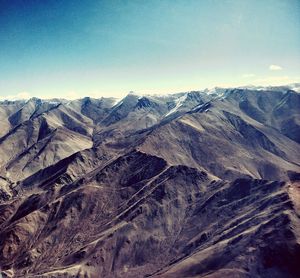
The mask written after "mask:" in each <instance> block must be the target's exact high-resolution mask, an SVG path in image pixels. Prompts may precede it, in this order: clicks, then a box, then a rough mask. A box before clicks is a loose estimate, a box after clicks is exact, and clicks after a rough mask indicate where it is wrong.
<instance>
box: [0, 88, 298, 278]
mask: <svg viewBox="0 0 300 278" xmlns="http://www.w3.org/2000/svg"><path fill="white" fill-rule="evenodd" d="M0 120H1V129H0V269H1V270H2V275H4V277H95V278H96V277H207V278H208V277H210V278H211V277H300V271H299V267H298V263H299V258H300V219H299V217H300V144H299V143H300V133H299V132H300V95H299V93H297V92H295V91H293V90H291V89H290V88H289V87H274V88H265V89H262V88H259V90H258V89H255V88H252V89H247V88H238V89H221V88H216V89H214V90H213V91H208V90H206V91H203V92H189V93H179V94H173V95H167V96H137V95H135V94H133V93H131V94H129V95H128V96H126V97H125V98H124V99H122V100H115V99H113V98H108V99H104V98H102V99H92V98H84V99H80V100H75V101H66V100H60V99H55V100H51V101H50V100H49V101H45V100H40V99H36V98H33V99H30V100H29V101H26V102H25V101H13V102H12V101H4V102H1V103H0Z"/></svg>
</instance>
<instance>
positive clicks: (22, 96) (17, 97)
mask: <svg viewBox="0 0 300 278" xmlns="http://www.w3.org/2000/svg"><path fill="white" fill-rule="evenodd" d="M29 98H31V95H30V93H28V92H20V93H18V94H16V95H7V96H0V100H21V99H22V100H23V99H29Z"/></svg>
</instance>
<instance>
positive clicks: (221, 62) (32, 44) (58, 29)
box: [0, 0, 300, 98]
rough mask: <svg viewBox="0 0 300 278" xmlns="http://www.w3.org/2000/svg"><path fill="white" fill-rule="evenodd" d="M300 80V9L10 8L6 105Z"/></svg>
mask: <svg viewBox="0 0 300 278" xmlns="http://www.w3.org/2000/svg"><path fill="white" fill-rule="evenodd" d="M299 81H300V1H298V0H285V1H281V0H280V1H279V0H248V1H247V0H222V1H218V0H206V1H204V0H197V1H189V0H182V1H178V0H161V1H158V0H157V1H155V0H153V1H151V0H148V1H141V0H140V1H135V0H131V1H125V0H123V1H118V0H114V1H93V0H87V1H80V0H78V1H76V0H73V1H71V0H64V1H60V0H49V1H46V0H44V1H39V0H34V1H33V0H26V1H25V0H23V1H21V0H0V97H2V98H16V97H27V96H38V97H43V98H51V97H69V98H74V97H83V96H86V95H90V96H94V97H100V96H117V97H120V96H123V95H124V94H126V93H127V92H128V91H131V90H133V91H137V92H140V93H170V92H179V91H188V90H197V89H202V88H205V87H213V86H239V85H248V84H254V85H269V84H270V85H276V84H287V83H292V82H299Z"/></svg>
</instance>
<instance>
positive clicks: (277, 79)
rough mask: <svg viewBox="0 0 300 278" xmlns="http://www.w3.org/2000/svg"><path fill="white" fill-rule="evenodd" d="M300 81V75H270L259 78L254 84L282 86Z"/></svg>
mask: <svg viewBox="0 0 300 278" xmlns="http://www.w3.org/2000/svg"><path fill="white" fill-rule="evenodd" d="M299 81H300V78H298V77H290V76H268V77H265V78H259V79H256V80H254V81H253V82H252V84H253V85H261V86H280V85H287V84H292V83H297V82H299Z"/></svg>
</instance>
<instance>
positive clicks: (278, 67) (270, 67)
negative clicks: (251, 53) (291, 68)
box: [269, 65, 282, 70]
mask: <svg viewBox="0 0 300 278" xmlns="http://www.w3.org/2000/svg"><path fill="white" fill-rule="evenodd" d="M269 70H282V67H281V66H278V65H270V66H269Z"/></svg>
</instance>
